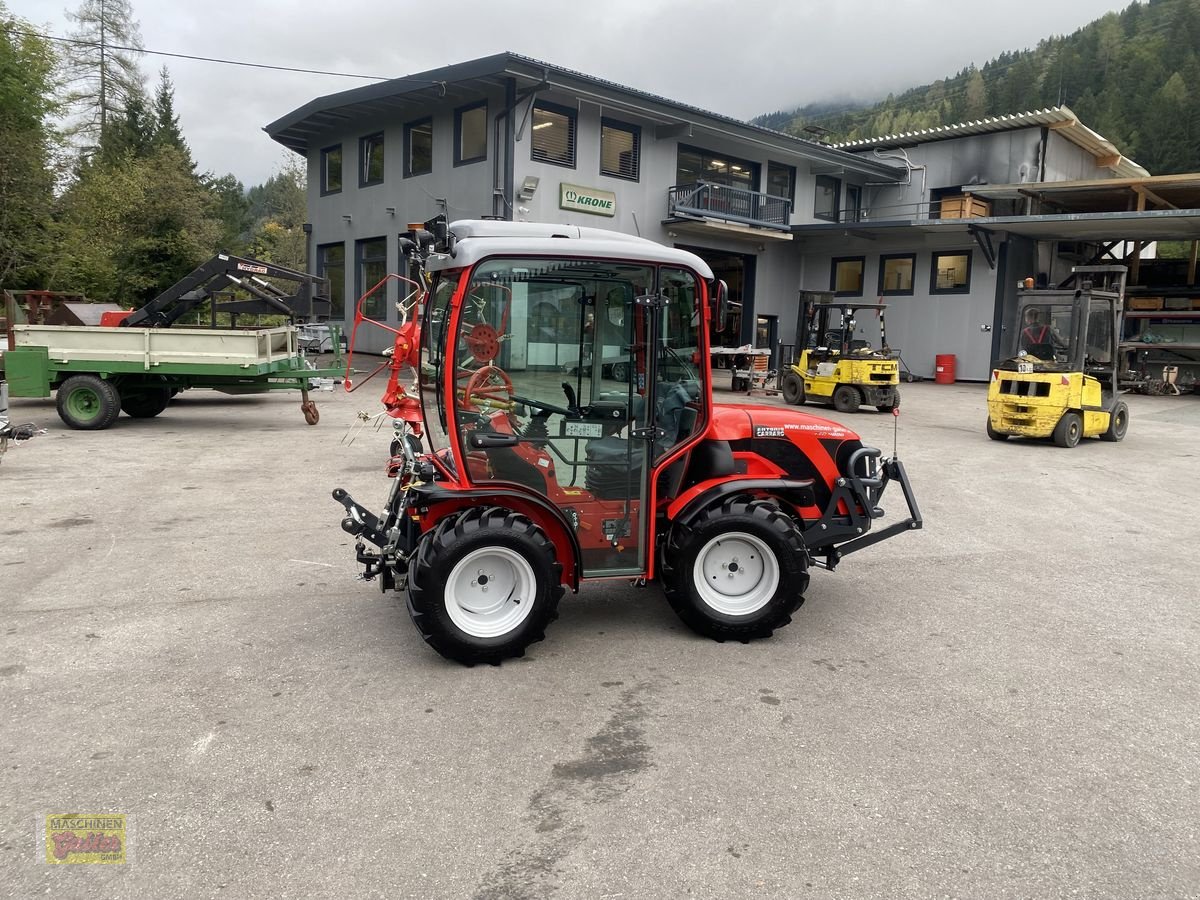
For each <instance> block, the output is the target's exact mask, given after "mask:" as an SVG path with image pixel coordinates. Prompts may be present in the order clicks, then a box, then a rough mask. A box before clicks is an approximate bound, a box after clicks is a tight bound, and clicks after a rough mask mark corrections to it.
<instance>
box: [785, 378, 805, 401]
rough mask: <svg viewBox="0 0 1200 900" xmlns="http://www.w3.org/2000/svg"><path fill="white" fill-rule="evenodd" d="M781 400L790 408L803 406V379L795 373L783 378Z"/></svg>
mask: <svg viewBox="0 0 1200 900" xmlns="http://www.w3.org/2000/svg"><path fill="white" fill-rule="evenodd" d="M783 399H784V400H786V401H787V402H788V403H790V404H792V406H803V405H804V400H805V397H804V379H803V378H801V377H800V376H799V375H797V374H796V373H795V372H788V373H787V374H786V375H784V376H783Z"/></svg>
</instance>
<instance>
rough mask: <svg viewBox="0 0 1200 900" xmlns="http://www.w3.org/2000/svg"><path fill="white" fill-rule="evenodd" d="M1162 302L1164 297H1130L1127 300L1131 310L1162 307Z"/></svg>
mask: <svg viewBox="0 0 1200 900" xmlns="http://www.w3.org/2000/svg"><path fill="white" fill-rule="evenodd" d="M1162 303H1163V298H1162V297H1130V298H1128V299H1127V300H1126V306H1128V308H1129V309H1130V310H1155V309H1162Z"/></svg>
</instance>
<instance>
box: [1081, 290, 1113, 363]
mask: <svg viewBox="0 0 1200 900" xmlns="http://www.w3.org/2000/svg"><path fill="white" fill-rule="evenodd" d="M1113 343H1114V341H1113V312H1112V309H1111V308H1110V307H1109V302H1108V301H1107V300H1096V299H1093V300H1092V302H1091V305H1090V307H1089V309H1088V321H1087V351H1086V363H1087V364H1088V365H1108V364H1109V363H1111V362H1112V355H1113Z"/></svg>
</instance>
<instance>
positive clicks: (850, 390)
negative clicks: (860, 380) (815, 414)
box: [833, 384, 862, 413]
mask: <svg viewBox="0 0 1200 900" xmlns="http://www.w3.org/2000/svg"><path fill="white" fill-rule="evenodd" d="M860 405H862V394H860V393H859V392H858V388H856V387H853V386H852V385H849V384H839V385H838V386H837V387H836V388H834V389H833V408H834V409H836V410H837V411H838V412H844V413H848V412H854V411H855V410H856V409H858V407H859V406H860Z"/></svg>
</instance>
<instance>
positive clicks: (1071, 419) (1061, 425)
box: [1054, 410, 1083, 447]
mask: <svg viewBox="0 0 1200 900" xmlns="http://www.w3.org/2000/svg"><path fill="white" fill-rule="evenodd" d="M1081 437H1083V417H1082V416H1080V415H1079V413H1077V412H1070V411H1069V410H1068V411H1067V412H1065V413H1063V417H1062V418H1061V419H1059V420H1058V424H1057V425H1055V426H1054V443H1056V444H1058V446H1060V447H1074V446H1075V445H1076V444H1078V443H1079V439H1080V438H1081Z"/></svg>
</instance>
